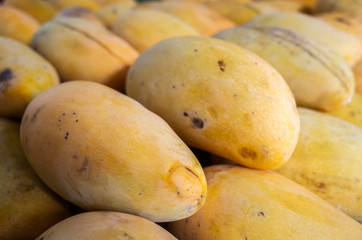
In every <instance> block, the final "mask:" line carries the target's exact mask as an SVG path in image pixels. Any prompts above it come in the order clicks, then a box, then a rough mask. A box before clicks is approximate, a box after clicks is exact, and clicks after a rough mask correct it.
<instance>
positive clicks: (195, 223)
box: [168, 165, 362, 240]
mask: <svg viewBox="0 0 362 240" xmlns="http://www.w3.org/2000/svg"><path fill="white" fill-rule="evenodd" d="M204 172H205V174H206V178H207V184H208V190H209V192H208V196H207V199H206V202H205V204H204V206H203V207H202V208H201V209H200V210H199V211H198V212H197V213H195V214H194V215H192V216H190V217H188V218H186V219H182V220H179V221H175V222H172V223H169V224H168V229H169V231H170V232H171V233H173V234H174V235H175V237H176V238H178V239H179V240H196V239H197V240H209V239H213V240H240V239H252V240H265V239H268V240H280V239H288V240H289V239H293V240H308V239H318V240H345V239H346V236H348V239H351V240H360V239H362V225H360V224H359V223H358V222H356V221H355V220H353V219H352V218H350V217H348V216H347V215H345V214H344V213H343V212H341V211H339V210H338V209H337V208H335V207H334V206H332V205H330V204H329V203H328V202H326V201H325V200H323V199H321V198H320V197H318V196H317V195H315V194H313V193H312V192H310V191H309V190H307V189H305V188H304V187H302V186H300V185H299V184H297V183H295V182H293V181H291V180H289V179H287V178H285V177H283V176H282V175H280V174H278V173H275V172H273V171H263V170H253V169H247V168H243V167H240V166H236V165H213V166H209V167H206V168H205V169H204Z"/></svg>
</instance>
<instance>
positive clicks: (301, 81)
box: [214, 20, 354, 111]
mask: <svg viewBox="0 0 362 240" xmlns="http://www.w3.org/2000/svg"><path fill="white" fill-rule="evenodd" d="M251 21H253V20H251ZM214 37H216V38H219V39H223V40H225V41H230V42H231V43H235V44H238V45H240V46H241V47H244V48H247V49H249V50H251V51H253V52H254V53H256V54H258V55H259V56H260V57H262V58H263V59H265V60H266V61H268V62H269V63H270V64H271V65H272V66H273V67H274V68H275V69H276V70H278V71H279V73H280V74H281V75H282V76H283V77H284V79H285V81H286V82H287V83H288V85H289V87H290V89H291V90H292V92H293V94H294V97H295V99H296V102H297V105H298V106H303V107H309V108H313V109H318V110H322V111H332V110H335V109H338V108H340V107H342V106H344V105H346V104H347V103H348V102H349V101H350V100H351V98H352V96H353V94H354V75H353V72H352V69H351V67H350V66H349V65H348V64H347V62H346V61H345V59H343V57H342V56H341V55H340V54H338V53H336V52H335V51H333V49H331V48H329V47H328V46H325V45H324V44H323V43H321V42H317V41H312V40H311V39H308V38H306V37H303V36H302V35H300V34H298V32H294V31H293V30H288V29H284V28H279V27H272V26H248V25H243V26H240V27H234V28H230V29H226V30H224V31H221V32H219V33H217V34H215V35H214Z"/></svg>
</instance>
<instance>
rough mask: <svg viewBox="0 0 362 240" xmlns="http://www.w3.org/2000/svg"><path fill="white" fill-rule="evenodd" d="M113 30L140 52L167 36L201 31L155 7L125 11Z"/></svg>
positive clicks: (197, 33) (185, 34) (189, 34)
mask: <svg viewBox="0 0 362 240" xmlns="http://www.w3.org/2000/svg"><path fill="white" fill-rule="evenodd" d="M112 30H113V32H115V33H116V34H117V35H118V36H120V37H121V38H123V39H125V40H126V41H127V42H129V43H130V44H131V45H132V46H133V47H134V48H135V49H136V50H137V51H138V52H140V53H141V52H143V51H144V50H146V49H147V48H149V47H151V46H152V45H154V44H156V43H158V42H160V41H162V40H164V39H167V38H171V37H177V36H193V35H199V32H198V31H197V30H196V29H195V28H194V27H192V26H191V25H189V24H187V23H186V22H184V21H182V20H180V19H179V18H177V17H175V16H173V15H171V14H168V13H166V12H162V11H159V10H154V9H134V10H130V11H127V12H125V13H124V14H123V15H122V16H120V17H119V18H118V19H117V20H116V22H115V23H114V25H113V27H112Z"/></svg>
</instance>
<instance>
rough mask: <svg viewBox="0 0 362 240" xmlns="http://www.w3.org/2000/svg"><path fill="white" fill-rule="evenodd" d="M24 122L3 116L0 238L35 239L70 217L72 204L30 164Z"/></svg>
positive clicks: (0, 133)
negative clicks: (22, 135) (22, 133)
mask: <svg viewBox="0 0 362 240" xmlns="http://www.w3.org/2000/svg"><path fill="white" fill-rule="evenodd" d="M19 132H20V124H19V123H18V122H15V121H10V120H7V119H5V118H0V159H1V161H0V182H1V184H0V239H3V240H6V239H12V240H20V239H34V238H36V237H37V236H39V234H41V233H42V232H44V231H45V230H46V229H48V228H49V227H51V226H52V225H54V224H56V223H58V222H59V221H61V220H63V219H64V218H66V217H67V216H68V214H69V213H68V203H67V202H66V201H64V200H63V199H62V198H60V197H59V196H58V195H56V194H55V193H54V192H53V191H51V190H50V189H49V188H48V187H47V186H45V185H44V183H43V182H42V181H41V180H40V179H39V177H38V176H37V175H36V174H35V172H34V171H33V169H32V168H31V166H30V165H29V163H28V161H27V159H26V157H25V155H24V152H23V149H22V147H21V144H20V136H19V135H20V134H19Z"/></svg>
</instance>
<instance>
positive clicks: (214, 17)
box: [140, 1, 235, 36]
mask: <svg viewBox="0 0 362 240" xmlns="http://www.w3.org/2000/svg"><path fill="white" fill-rule="evenodd" d="M146 4H147V3H146ZM140 7H141V8H151V9H158V10H161V11H165V12H167V13H169V14H172V15H174V16H176V17H177V18H179V19H181V20H182V21H184V22H186V23H188V24H190V25H191V26H193V27H194V28H195V29H196V30H197V31H198V32H199V33H200V34H202V35H205V36H210V35H212V34H214V33H216V32H218V31H221V30H223V29H226V28H229V27H234V26H235V23H234V22H233V21H231V20H229V19H228V18H226V17H224V16H222V15H221V14H219V13H218V12H215V11H213V10H211V9H210V8H207V7H206V6H204V5H203V4H201V3H197V2H190V1H153V2H152V1H151V2H150V3H149V5H140Z"/></svg>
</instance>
